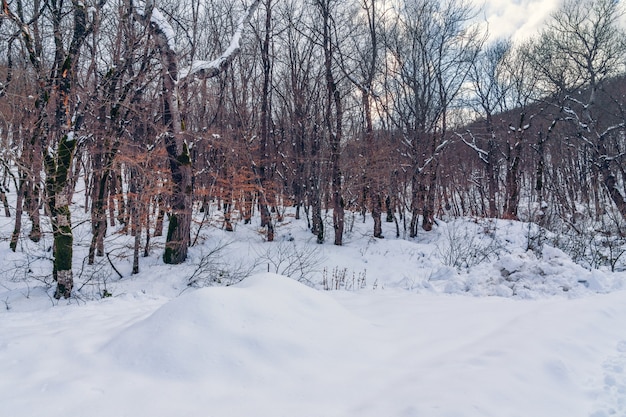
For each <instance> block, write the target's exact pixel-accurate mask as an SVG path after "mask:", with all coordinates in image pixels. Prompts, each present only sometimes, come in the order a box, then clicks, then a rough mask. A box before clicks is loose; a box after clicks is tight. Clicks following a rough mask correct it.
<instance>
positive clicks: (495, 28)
mask: <svg viewBox="0 0 626 417" xmlns="http://www.w3.org/2000/svg"><path fill="white" fill-rule="evenodd" d="M474 4H475V5H476V7H478V8H481V13H480V15H479V18H480V19H481V20H482V21H483V22H484V23H485V25H487V27H488V30H489V39H490V40H495V39H499V38H508V37H510V38H511V39H513V41H518V42H519V41H524V40H526V39H528V38H531V37H533V36H535V35H536V34H538V33H539V32H540V31H541V28H542V27H543V25H544V23H545V21H546V19H548V18H549V17H550V14H551V13H552V12H554V11H555V10H556V9H557V8H558V6H559V4H560V1H559V0H547V1H542V0H513V1H511V0H486V1H481V0H474Z"/></svg>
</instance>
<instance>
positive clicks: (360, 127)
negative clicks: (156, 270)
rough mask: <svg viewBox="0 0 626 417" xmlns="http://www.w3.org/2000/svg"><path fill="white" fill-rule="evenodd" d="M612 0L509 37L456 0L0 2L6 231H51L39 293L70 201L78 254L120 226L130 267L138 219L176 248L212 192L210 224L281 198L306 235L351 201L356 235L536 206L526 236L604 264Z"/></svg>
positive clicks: (319, 230)
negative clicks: (80, 232) (80, 239)
mask: <svg viewBox="0 0 626 417" xmlns="http://www.w3.org/2000/svg"><path fill="white" fill-rule="evenodd" d="M622 14H623V12H622V9H621V6H620V4H619V3H617V2H614V1H610V0H598V1H584V2H578V1H568V2H566V3H564V4H563V5H562V6H561V8H560V9H559V10H558V11H557V12H555V13H554V15H553V16H552V17H551V18H550V20H549V22H548V23H547V24H546V26H545V30H543V31H542V32H541V33H539V34H537V36H536V37H535V38H532V39H528V40H526V41H525V42H523V43H516V44H513V43H512V42H510V41H507V40H495V41H490V42H487V31H486V30H487V28H486V26H485V24H484V22H482V21H481V20H480V18H479V14H478V12H477V11H476V10H475V9H474V8H473V7H471V5H470V4H468V3H466V2H463V1H461V0H450V1H445V2H439V1H434V0H419V1H404V2H403V1H399V2H384V1H376V0H359V1H356V0H355V1H351V2H343V1H335V0H314V1H310V2H307V1H296V0H287V1H282V0H265V1H260V0H258V1H253V2H249V4H246V3H242V2H237V1H234V2H233V1H230V0H228V1H227V0H224V1H221V0H217V1H210V2H203V1H200V0H192V1H187V2H183V3H181V2H162V3H161V4H158V5H157V4H154V2H152V1H147V2H145V3H144V2H133V1H105V0H100V1H94V2H84V1H71V2H68V1H52V0H34V1H32V2H30V1H29V2H23V1H22V0H14V1H8V0H5V1H3V10H2V14H1V15H0V16H1V17H2V19H1V20H0V23H1V25H2V26H0V36H1V38H0V39H1V41H0V48H2V51H3V52H2V54H1V56H2V57H3V58H2V62H0V65H1V67H0V74H1V76H2V84H1V85H0V88H1V89H0V95H1V96H2V101H1V102H0V106H1V111H2V117H1V120H0V139H1V140H2V156H1V161H2V164H3V168H2V201H3V202H4V205H5V213H6V215H7V216H12V217H13V218H14V219H15V220H14V230H13V233H12V235H11V238H10V243H9V244H10V247H11V249H12V250H13V251H16V250H18V249H19V248H20V246H21V245H20V244H19V242H20V240H23V239H30V240H32V241H33V242H38V241H39V240H40V239H41V237H42V234H46V233H48V234H49V233H51V234H52V236H53V238H52V240H53V241H52V244H51V246H52V251H53V253H52V255H51V257H50V258H51V259H52V262H53V265H50V268H51V270H52V273H53V276H54V280H55V281H56V282H57V284H58V286H57V290H56V294H55V297H57V298H59V297H66V298H67V297H69V296H70V294H71V291H72V288H73V285H74V278H73V261H75V259H74V257H73V246H74V239H73V237H74V236H73V234H74V223H73V219H72V215H73V214H72V209H71V205H72V202H73V201H75V200H77V201H81V206H82V207H84V210H85V212H88V214H89V222H90V224H91V242H90V244H89V251H88V256H87V260H86V262H87V264H88V265H92V264H94V262H96V259H97V258H98V257H103V256H105V253H106V252H107V251H110V248H107V245H108V243H106V239H105V237H106V236H107V229H108V228H109V227H112V226H115V225H121V226H122V229H121V230H122V231H123V232H124V233H127V234H129V235H132V236H134V237H135V239H134V256H135V260H134V265H133V271H134V272H135V273H136V272H138V271H139V270H140V268H141V262H140V259H139V253H140V252H141V251H143V250H145V251H148V250H149V247H150V238H151V236H161V235H162V234H164V235H165V236H166V240H165V246H164V248H163V262H164V263H166V264H180V263H182V262H185V260H186V259H187V254H188V248H189V247H190V245H193V244H195V243H196V239H195V238H194V234H197V228H198V226H197V223H196V222H195V219H196V218H197V217H198V216H199V217H200V218H202V217H203V215H202V214H201V213H208V212H210V211H212V210H214V209H215V207H217V208H218V209H219V210H220V211H221V212H222V215H223V227H224V228H225V229H226V230H234V226H233V223H237V222H245V223H249V222H251V221H252V220H251V219H252V216H253V214H254V213H256V212H258V214H259V215H260V227H261V228H264V234H265V238H266V240H267V241H268V242H271V241H273V240H274V238H275V231H274V229H275V227H274V224H275V222H280V221H282V219H283V215H284V212H285V208H286V207H295V218H296V219H299V218H301V217H306V221H307V225H308V228H309V230H310V231H311V233H312V234H313V235H314V236H315V237H316V239H317V241H318V242H319V243H322V242H325V241H326V240H329V241H332V242H334V244H335V245H342V242H343V236H344V232H345V229H346V213H350V212H359V213H361V214H362V216H366V215H371V217H372V218H373V230H372V232H371V233H372V236H373V237H374V238H382V237H383V236H382V226H381V225H382V223H383V222H392V223H394V224H395V234H396V237H400V236H402V237H406V238H414V237H416V236H417V234H418V230H419V229H422V230H424V231H431V230H432V228H433V226H434V225H435V223H436V219H437V218H438V217H439V218H441V217H443V216H449V217H463V216H470V217H475V218H491V219H497V218H501V219H512V220H522V221H527V222H533V223H535V224H537V225H538V226H540V231H539V232H538V233H537V235H536V236H532V238H531V239H529V248H530V247H531V246H536V249H537V250H539V251H540V250H541V249H540V246H541V245H542V239H544V236H542V233H543V231H551V232H554V233H557V234H558V235H559V236H560V241H559V242H557V243H556V245H557V246H558V247H560V248H561V249H562V250H564V251H565V252H566V253H568V254H570V256H572V257H573V258H575V260H577V261H580V262H581V263H582V264H584V266H586V267H591V268H595V267H598V266H604V265H610V266H611V267H612V268H615V267H616V266H617V265H618V264H619V265H621V263H619V259H618V258H619V256H620V255H621V253H622V252H623V250H624V249H623V245H624V227H625V225H626V200H625V198H626V197H625V195H626V194H625V188H624V184H625V182H626V172H625V171H624V169H623V167H624V155H625V148H624V147H625V146H626V142H625V138H624V132H625V129H626V124H625V122H626V115H625V113H624V105H625V102H624V93H625V88H626V87H625V85H626V84H625V83H624V78H623V77H624V70H625V64H626V61H625V60H624V56H625V55H626V40H625V37H624V31H623V28H622V26H621V25H620V23H621V20H620V19H621V17H622ZM80 182H82V183H84V186H82V185H81V186H80V187H78V188H77V184H78V183H80ZM79 189H80V191H79ZM9 193H15V194H16V202H15V204H14V206H13V207H10V204H9V203H8V197H7V195H8V194H9ZM77 193H80V194H83V195H82V196H79V195H77ZM212 206H213V207H212ZM327 212H330V213H332V222H330V223H329V224H326V222H325V221H324V217H325V213H327ZM23 214H26V215H27V217H23ZM42 216H43V217H46V218H48V219H49V221H44V220H42V218H41V217H42ZM200 221H201V220H200ZM598 238H599V239H600V240H599V241H597V239H598ZM581 242H586V244H583V245H582V246H583V247H581Z"/></svg>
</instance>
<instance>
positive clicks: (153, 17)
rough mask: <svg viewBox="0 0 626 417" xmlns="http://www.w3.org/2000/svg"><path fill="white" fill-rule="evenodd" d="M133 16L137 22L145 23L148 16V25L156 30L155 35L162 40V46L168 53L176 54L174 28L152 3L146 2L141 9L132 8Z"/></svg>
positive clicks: (139, 7)
mask: <svg viewBox="0 0 626 417" xmlns="http://www.w3.org/2000/svg"><path fill="white" fill-rule="evenodd" d="M134 12H135V15H136V16H137V17H138V18H139V20H142V21H145V20H146V16H150V24H151V25H153V28H154V29H155V30H156V33H158V34H159V35H160V37H161V38H162V41H165V42H163V44H164V46H167V48H168V49H169V51H170V52H173V53H176V33H175V31H174V28H173V27H172V25H171V24H170V22H168V20H167V19H166V18H165V16H163V13H162V12H161V11H160V10H159V9H158V8H157V7H156V6H155V5H154V2H153V1H146V2H145V4H144V6H143V7H141V6H140V5H139V4H136V5H135V7H134Z"/></svg>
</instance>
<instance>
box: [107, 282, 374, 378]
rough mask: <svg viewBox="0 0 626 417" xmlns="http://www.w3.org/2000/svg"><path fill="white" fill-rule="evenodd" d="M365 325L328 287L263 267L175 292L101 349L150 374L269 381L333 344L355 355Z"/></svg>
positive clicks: (332, 352)
mask: <svg viewBox="0 0 626 417" xmlns="http://www.w3.org/2000/svg"><path fill="white" fill-rule="evenodd" d="M364 326H365V323H364V322H362V321H360V320H358V319H357V318H356V317H355V316H354V315H353V314H351V313H350V312H349V311H347V310H346V309H345V308H343V307H342V306H340V305H339V304H338V303H337V302H336V301H335V300H333V299H332V298H330V297H329V296H328V294H326V293H323V292H319V291H316V290H313V289H311V288H309V287H307V286H305V285H303V284H300V283H298V282H296V281H294V280H292V279H289V278H287V277H284V276H280V275H277V274H271V273H265V274H259V275H255V276H252V277H250V278H248V279H246V280H245V281H243V282H242V283H241V284H239V285H237V286H233V287H211V288H203V289H199V290H197V291H193V292H189V293H187V294H184V295H182V296H180V297H178V298H175V299H173V300H171V301H169V302H168V303H166V304H165V305H163V306H162V307H161V308H159V309H158V310H156V311H155V312H154V313H153V314H152V315H151V316H150V317H148V318H146V319H144V320H141V321H140V322H138V323H135V324H133V325H132V326H130V327H129V328H127V329H125V330H124V331H123V332H121V333H120V334H119V335H117V336H115V337H114V338H113V340H112V341H111V342H110V343H108V344H107V345H106V346H105V347H104V349H103V350H104V352H105V353H107V354H109V355H110V356H111V357H113V358H115V362H116V363H117V364H118V365H119V366H120V367H121V368H124V369H132V370H134V371H138V372H143V373H147V374H153V375H154V376H160V377H175V378H190V377H192V378H200V377H202V376H203V375H207V374H215V373H217V374H220V375H227V376H228V377H229V378H234V379H242V380H243V379H250V378H252V379H254V380H257V379H259V380H262V379H267V380H269V379H271V378H275V377H277V375H278V374H286V373H292V372H294V370H296V369H297V368H300V367H301V366H302V364H304V363H306V364H309V365H310V364H311V363H321V362H324V361H325V360H326V359H327V358H328V357H330V356H336V354H337V353H336V352H337V351H342V350H345V352H350V355H354V354H355V353H357V352H358V350H359V348H358V346H357V345H356V344H355V342H354V340H355V335H356V334H358V333H359V332H360V331H362V330H363V329H364ZM335 359H337V358H335Z"/></svg>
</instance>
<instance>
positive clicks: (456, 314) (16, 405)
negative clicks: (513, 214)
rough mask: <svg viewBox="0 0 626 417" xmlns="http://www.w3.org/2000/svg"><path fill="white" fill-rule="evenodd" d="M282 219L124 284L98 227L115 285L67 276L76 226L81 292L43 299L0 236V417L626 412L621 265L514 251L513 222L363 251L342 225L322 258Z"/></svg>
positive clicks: (376, 244) (26, 258)
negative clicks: (272, 235) (269, 236)
mask: <svg viewBox="0 0 626 417" xmlns="http://www.w3.org/2000/svg"><path fill="white" fill-rule="evenodd" d="M216 214H217V213H216ZM288 214H291V213H288ZM77 216H80V214H78V213H77ZM285 219H286V220H285V221H284V222H282V223H279V224H278V225H277V239H276V241H275V242H273V243H267V242H263V236H262V234H261V233H260V231H259V230H257V229H258V221H257V222H256V224H252V225H243V223H237V230H236V231H235V232H234V233H227V232H225V231H223V230H221V229H220V228H219V222H215V223H213V226H203V229H202V230H201V234H200V237H199V239H198V243H197V244H196V245H195V246H194V247H192V248H191V251H190V260H189V262H188V263H187V264H185V265H181V266H165V265H162V264H161V262H160V260H159V256H160V254H161V250H160V249H159V248H158V245H159V240H158V239H157V240H154V242H155V244H156V246H155V248H154V249H153V250H152V252H151V253H152V254H151V256H150V257H148V258H142V259H141V273H140V274H137V275H130V258H129V256H130V254H131V251H130V249H129V248H127V247H126V246H125V245H126V244H127V243H128V242H130V240H128V241H125V240H124V239H126V238H125V237H121V236H119V235H116V234H114V233H111V234H110V237H109V238H108V239H109V240H108V243H107V248H109V250H111V251H112V252H111V253H112V256H110V259H111V263H112V264H113V265H115V266H116V268H117V269H118V271H120V273H121V274H122V275H123V278H121V279H120V278H119V277H118V276H117V274H116V273H115V272H114V271H113V270H112V268H111V267H110V265H111V264H110V263H109V262H108V260H107V259H101V260H99V263H98V265H96V267H93V268H91V267H85V266H84V263H83V258H82V257H83V256H84V251H85V244H84V242H88V233H86V232H85V230H88V225H87V224H85V225H82V226H81V225H80V219H75V224H77V225H78V226H77V227H76V235H77V243H78V246H77V254H76V257H75V258H76V263H75V270H76V271H77V286H76V288H77V289H80V291H77V292H76V295H75V297H73V298H72V299H70V300H61V301H60V302H57V301H54V300H53V299H52V298H51V294H52V292H53V288H51V287H50V286H49V285H48V284H50V281H49V277H46V272H45V271H46V268H49V261H48V260H46V259H45V258H46V257H47V256H49V252H47V248H46V242H45V240H44V242H42V243H41V244H40V245H38V246H32V245H31V244H29V243H28V242H26V241H23V242H22V246H21V250H22V251H21V252H18V253H16V254H13V253H12V252H10V251H9V250H8V248H7V246H8V243H6V244H3V245H4V246H5V247H4V248H2V249H0V257H1V258H2V261H0V265H1V268H2V271H3V275H2V277H0V301H2V304H0V305H1V306H2V307H3V308H2V312H0V415H2V416H19V417H26V416H50V417H56V416H67V415H77V416H87V417H91V416H107V417H110V416H133V417H136V416H151V417H158V416H202V417H205V416H216V417H222V416H237V417H244V416H245V417H250V416H260V417H261V416H268V417H270V416H271V417H276V416H288V417H291V416H298V417H305V416H311V417H320V416H325V417H330V416H355V417H356V416H358V417H364V416H372V417H374V416H375V417H380V416H428V417H438V416H441V417H456V416H458V417H473V416H494V417H509V416H510V417H513V416H519V417H530V416H532V417H542V416H545V417H609V416H625V415H626V290H625V289H626V273H624V272H618V273H610V272H607V271H604V270H595V271H588V270H586V269H583V268H582V267H580V266H578V265H576V264H574V263H573V262H572V261H571V260H570V259H569V258H568V257H567V256H566V255H565V254H564V253H563V252H561V251H560V250H558V249H555V248H552V247H550V246H545V247H544V249H543V252H542V254H536V253H535V252H532V251H527V250H526V248H527V247H528V231H529V230H530V229H529V228H528V227H527V225H524V224H522V223H517V222H508V221H498V222H493V221H484V220H481V221H473V220H470V219H466V220H456V221H452V220H450V221H449V222H443V221H440V222H439V225H438V227H436V229H435V230H434V231H433V232H431V233H422V234H420V235H419V236H418V237H417V238H415V239H396V238H395V225H394V224H393V223H390V224H387V223H385V224H384V226H385V236H386V237H385V239H380V240H375V239H373V238H371V237H370V230H371V221H370V220H369V219H367V221H366V222H365V223H363V222H362V218H361V217H360V216H359V215H356V216H354V218H352V216H349V218H348V232H347V234H346V239H345V245H344V246H343V247H336V246H333V245H332V244H331V243H330V242H329V243H327V244H324V245H316V244H315V243H314V237H313V236H312V235H310V233H309V232H308V231H307V230H306V222H305V221H296V220H295V219H294V218H293V216H291V215H288V216H287V217H286V218H285ZM1 222H3V224H0V231H4V232H3V235H2V237H3V238H6V237H7V236H8V232H9V231H10V230H11V228H10V224H11V220H10V219H3V220H1ZM327 230H332V228H331V227H329V228H327ZM48 239H49V238H48ZM81 242H82V243H81ZM161 243H162V242H161ZM111 248H113V249H111ZM250 271H252V272H250ZM267 271H270V272H267ZM279 274H281V275H279ZM244 275H251V276H249V277H248V278H246V279H244V280H243V281H241V282H237V281H239V279H240V277H241V276H244ZM286 275H289V276H290V278H289V277H287V276H286ZM217 281H219V283H217ZM190 283H191V284H192V285H188V284H190ZM226 284H232V285H226ZM105 290H106V294H107V295H108V294H110V295H111V296H110V297H104V298H103V297H102V295H103V294H105Z"/></svg>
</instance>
